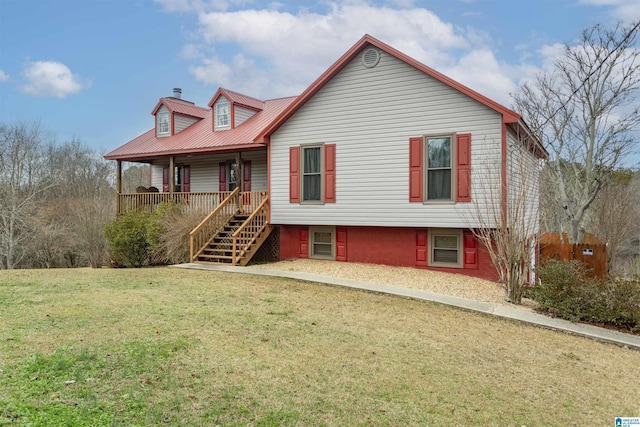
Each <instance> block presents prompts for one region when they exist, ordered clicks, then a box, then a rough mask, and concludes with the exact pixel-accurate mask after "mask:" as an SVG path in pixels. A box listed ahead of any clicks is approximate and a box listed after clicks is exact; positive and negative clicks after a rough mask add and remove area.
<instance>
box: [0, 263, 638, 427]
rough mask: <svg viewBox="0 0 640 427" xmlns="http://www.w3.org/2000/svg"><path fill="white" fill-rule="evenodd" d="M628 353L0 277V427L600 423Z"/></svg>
mask: <svg viewBox="0 0 640 427" xmlns="http://www.w3.org/2000/svg"><path fill="white" fill-rule="evenodd" d="M639 378H640V352H636V351H632V350H627V349H623V348H619V347H616V346H613V345H607V344H602V343H598V342H593V341H590V340H587V339H584V338H580V337H574V336H570V335H566V334H562V333H558V332H553V331H548V330H543V329H539V328H535V327H531V326H525V325H521V324H518V323H514V322H509V321H505V320H500V319H495V318H491V317H488V316H484V315H479V314H475V313H469V312H465V311H460V310H455V309H452V308H448V307H442V306H438V305H436V304H431V303H424V302H418V301H413V300H407V299H402V298H397V297H390V296H385V295H377V294H370V293H365V292H360V291H353V290H348V289H341V288H334V287H329V286H322V285H317V284H310V283H303V282H298V281H293V280H286V279H277V278H265V277H253V276H244V275H231V274H225V273H218V272H208V271H194V270H180V269H171V268H154V269H140V270H112V269H102V270H90V269H78V270H23V271H0V425H3V424H13V425H30V426H38V425H47V426H49V425H60V426H84V425H86V426H101V425H105V426H107V425H108V426H116V425H117V426H123V425H127V426H131V425H180V426H182V425H186V426H202V425H254V426H280V425H285V426H287V425H305V426H306V425H311V426H320V425H327V426H344V425H390V426H405V425H431V426H438V425H443V426H451V425H460V426H474V425H482V426H491V425H496V426H511V425H512V426H522V425H526V426H542V425H548V426H550V425H554V426H555V425H562V426H565V425H567V426H569V425H576V426H579V425H589V426H592V425H593V426H595V425H602V426H609V425H611V426H613V424H614V421H613V420H614V418H615V417H616V416H627V417H631V416H635V417H637V416H640V387H639V386H638V379H639Z"/></svg>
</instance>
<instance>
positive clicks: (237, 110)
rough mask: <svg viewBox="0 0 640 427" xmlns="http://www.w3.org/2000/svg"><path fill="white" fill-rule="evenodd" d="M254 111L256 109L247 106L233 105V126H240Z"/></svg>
mask: <svg viewBox="0 0 640 427" xmlns="http://www.w3.org/2000/svg"><path fill="white" fill-rule="evenodd" d="M256 112H257V111H255V110H250V109H248V108H243V107H234V110H233V127H238V126H240V125H241V124H242V123H244V121H245V120H247V119H249V118H251V117H253V116H254V115H255V114H256Z"/></svg>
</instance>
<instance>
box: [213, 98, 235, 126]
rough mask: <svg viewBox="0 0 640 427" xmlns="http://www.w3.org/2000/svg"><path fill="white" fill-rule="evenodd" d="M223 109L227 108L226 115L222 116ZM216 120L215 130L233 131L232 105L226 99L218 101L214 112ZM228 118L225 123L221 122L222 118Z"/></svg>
mask: <svg viewBox="0 0 640 427" xmlns="http://www.w3.org/2000/svg"><path fill="white" fill-rule="evenodd" d="M222 107H226V108H227V113H226V114H220V110H221V109H222ZM214 116H215V118H214V120H215V128H216V129H231V103H230V102H229V100H227V99H226V98H221V99H220V100H218V101H216V104H215V111H214ZM223 117H224V118H226V121H225V123H222V122H221V118H223Z"/></svg>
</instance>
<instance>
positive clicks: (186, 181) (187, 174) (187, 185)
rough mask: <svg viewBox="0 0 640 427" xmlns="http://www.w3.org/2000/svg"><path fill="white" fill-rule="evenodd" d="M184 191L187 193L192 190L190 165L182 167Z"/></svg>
mask: <svg viewBox="0 0 640 427" xmlns="http://www.w3.org/2000/svg"><path fill="white" fill-rule="evenodd" d="M182 191H183V192H185V193H189V192H190V191H191V166H189V165H184V166H183V167H182Z"/></svg>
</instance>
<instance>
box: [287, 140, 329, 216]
mask: <svg viewBox="0 0 640 427" xmlns="http://www.w3.org/2000/svg"><path fill="white" fill-rule="evenodd" d="M300 193H302V194H300ZM335 202H336V144H314V145H298V146H294V147H289V203H306V204H324V203H335Z"/></svg>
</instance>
